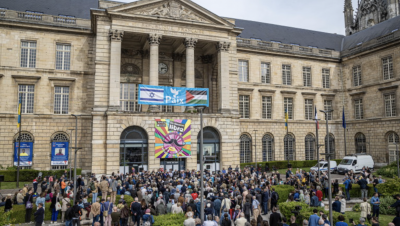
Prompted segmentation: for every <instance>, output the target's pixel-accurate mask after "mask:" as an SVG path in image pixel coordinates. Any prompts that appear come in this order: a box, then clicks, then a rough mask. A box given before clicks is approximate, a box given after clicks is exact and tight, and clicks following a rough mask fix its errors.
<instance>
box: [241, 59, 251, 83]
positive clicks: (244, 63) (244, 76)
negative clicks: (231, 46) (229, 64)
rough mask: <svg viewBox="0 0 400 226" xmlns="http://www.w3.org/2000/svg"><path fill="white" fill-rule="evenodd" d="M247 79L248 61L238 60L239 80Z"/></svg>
mask: <svg viewBox="0 0 400 226" xmlns="http://www.w3.org/2000/svg"><path fill="white" fill-rule="evenodd" d="M248 81H249V62H248V61H246V60H239V82H248Z"/></svg>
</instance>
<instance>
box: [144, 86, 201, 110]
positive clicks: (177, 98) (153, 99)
mask: <svg viewBox="0 0 400 226" xmlns="http://www.w3.org/2000/svg"><path fill="white" fill-rule="evenodd" d="M138 99H139V104H147V105H169V106H207V107H208V106H209V91H208V89H206V88H186V87H169V86H148V85H142V84H140V85H139V98H138Z"/></svg>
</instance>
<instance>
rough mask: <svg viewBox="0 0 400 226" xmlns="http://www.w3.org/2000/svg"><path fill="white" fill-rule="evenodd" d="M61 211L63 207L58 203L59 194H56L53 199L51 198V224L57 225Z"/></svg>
mask: <svg viewBox="0 0 400 226" xmlns="http://www.w3.org/2000/svg"><path fill="white" fill-rule="evenodd" d="M60 209H61V205H60V203H59V202H58V193H56V192H55V193H54V194H53V197H52V198H51V205H50V211H51V224H53V223H57V218H58V211H59V210H60Z"/></svg>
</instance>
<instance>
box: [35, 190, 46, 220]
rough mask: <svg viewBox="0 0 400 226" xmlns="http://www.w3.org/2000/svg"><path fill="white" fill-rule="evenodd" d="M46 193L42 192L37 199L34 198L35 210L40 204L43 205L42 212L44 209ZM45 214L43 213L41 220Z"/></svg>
mask: <svg viewBox="0 0 400 226" xmlns="http://www.w3.org/2000/svg"><path fill="white" fill-rule="evenodd" d="M45 197H46V192H42V193H41V194H40V196H38V197H37V198H36V203H35V204H36V207H37V209H39V203H42V204H43V211H44V210H45V209H46V208H45V203H46V198H45ZM44 216H45V212H43V219H45V217H44Z"/></svg>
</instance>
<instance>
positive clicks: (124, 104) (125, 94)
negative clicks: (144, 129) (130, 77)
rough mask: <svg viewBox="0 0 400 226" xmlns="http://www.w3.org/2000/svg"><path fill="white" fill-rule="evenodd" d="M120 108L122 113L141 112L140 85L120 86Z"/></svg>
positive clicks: (128, 84)
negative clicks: (139, 101)
mask: <svg viewBox="0 0 400 226" xmlns="http://www.w3.org/2000/svg"><path fill="white" fill-rule="evenodd" d="M120 107H121V111H129V112H139V111H140V105H139V104H138V85H137V84H132V83H121V84H120Z"/></svg>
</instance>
